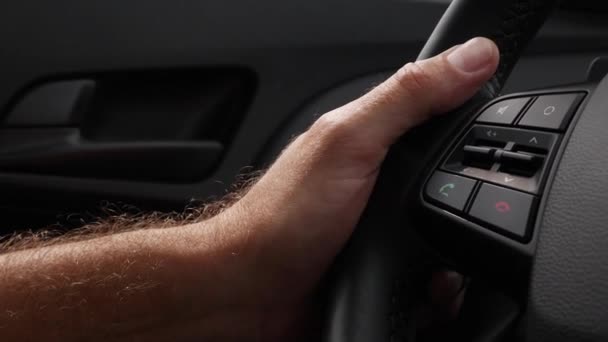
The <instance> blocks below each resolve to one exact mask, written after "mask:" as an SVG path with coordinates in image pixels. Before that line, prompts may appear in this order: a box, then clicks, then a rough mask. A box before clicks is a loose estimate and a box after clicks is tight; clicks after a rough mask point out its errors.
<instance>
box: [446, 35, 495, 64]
mask: <svg viewBox="0 0 608 342" xmlns="http://www.w3.org/2000/svg"><path fill="white" fill-rule="evenodd" d="M493 53H494V46H493V43H492V42H491V41H490V40H488V39H485V38H473V39H471V40H469V41H468V42H466V43H464V44H463V45H461V46H459V47H458V48H456V50H454V51H452V52H450V54H449V55H448V57H447V59H448V62H449V63H450V64H452V65H453V66H454V67H455V68H457V69H459V70H460V71H463V72H466V73H471V72H475V71H479V70H482V69H484V68H485V67H486V66H487V65H488V63H489V61H490V59H491V57H492V54H493Z"/></svg>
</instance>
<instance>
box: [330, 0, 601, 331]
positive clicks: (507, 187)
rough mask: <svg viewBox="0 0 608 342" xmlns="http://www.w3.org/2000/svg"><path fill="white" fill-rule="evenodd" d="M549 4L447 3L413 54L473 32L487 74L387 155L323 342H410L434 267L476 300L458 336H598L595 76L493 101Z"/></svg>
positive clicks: (349, 250)
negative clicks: (454, 275) (491, 66)
mask: <svg viewBox="0 0 608 342" xmlns="http://www.w3.org/2000/svg"><path fill="white" fill-rule="evenodd" d="M555 3H556V1H554V0H494V1H488V0H454V1H453V2H452V4H451V5H450V7H449V8H448V10H447V12H446V13H445V15H444V16H443V18H442V19H441V20H440V22H439V24H438V25H437V27H436V29H435V30H434V32H433V33H432V35H431V37H430V38H429V40H428V41H427V43H426V45H425V46H424V48H423V49H422V52H421V53H420V56H419V58H420V59H424V58H427V57H430V56H432V55H435V54H437V53H439V52H441V51H443V50H444V49H447V48H449V47H451V46H453V45H455V44H459V43H462V42H464V41H466V40H467V39H469V38H472V37H474V36H486V37H489V38H491V39H493V40H494V41H495V42H496V43H497V45H498V46H499V48H500V51H501V60H500V65H499V67H498V71H497V73H496V75H495V76H494V77H493V78H492V80H491V81H490V82H488V84H486V86H485V87H484V88H483V89H482V90H481V91H480V92H479V93H478V94H477V95H476V96H475V97H474V98H473V99H472V100H470V101H469V102H468V103H467V104H465V105H464V106H462V107H461V108H460V109H458V110H457V111H456V113H452V114H450V115H446V116H442V117H441V118H438V119H435V120H433V121H432V122H430V123H428V124H426V125H424V126H422V127H419V128H417V129H415V130H413V131H412V132H410V133H408V134H407V135H405V136H403V137H402V139H401V140H400V141H399V142H398V143H397V144H395V146H393V148H392V149H391V151H390V152H389V154H388V157H387V159H386V161H385V163H384V164H383V167H382V170H381V174H380V177H379V179H378V183H377V185H376V188H375V190H374V192H373V194H372V197H371V199H370V201H369V204H368V207H367V208H366V211H365V213H364V214H363V216H362V218H361V220H360V222H359V224H358V227H357V229H356V231H355V233H354V235H353V236H352V238H351V240H350V241H349V244H348V245H347V247H346V249H345V250H344V252H343V253H342V255H340V257H339V258H338V260H337V261H336V264H335V265H334V267H333V270H332V272H331V274H330V279H329V283H330V290H329V295H328V301H327V317H326V320H325V328H326V329H325V333H324V340H325V341H329V342H346V341H348V342H359V341H362V342H363V341H365V342H369V341H395V342H396V341H416V340H417V339H416V329H415V325H416V322H415V319H416V318H415V317H416V307H417V306H419V305H420V304H421V302H423V301H424V300H425V298H426V295H425V287H426V284H427V283H428V279H429V276H430V274H431V273H432V272H433V271H434V270H436V269H438V268H441V267H446V266H447V267H450V268H453V269H455V270H458V271H459V272H461V273H463V274H466V275H467V276H469V277H471V279H472V282H471V288H470V291H468V292H467V297H469V296H472V297H475V298H472V299H471V301H472V302H474V303H476V304H475V307H474V308H471V307H467V305H468V304H467V302H468V301H469V298H467V300H465V304H464V307H463V313H462V315H463V316H467V315H468V317H469V319H473V321H470V325H469V326H468V329H467V330H466V332H463V333H462V335H459V336H458V337H456V336H455V337H454V338H455V339H457V340H460V339H461V338H462V339H464V338H466V339H467V340H475V341H501V340H503V339H504V338H505V337H510V340H530V341H559V340H577V341H606V340H608V324H606V322H608V309H607V308H608V286H605V285H606V284H607V283H608V230H606V229H605V227H606V222H608V210H606V208H605V206H606V204H607V203H608V180H607V178H606V172H607V171H606V170H608V149H607V148H605V147H606V146H608V134H606V130H608V115H606V113H605V109H606V108H608V79H604V80H603V81H601V82H599V83H598V82H596V83H593V82H592V81H590V82H589V83H586V84H577V85H569V86H564V87H556V88H551V89H541V90H537V91H533V92H526V93H519V94H509V95H506V96H502V97H499V93H500V91H501V88H502V86H503V85H504V84H505V81H506V80H507V78H508V76H509V73H510V71H511V70H512V68H513V67H514V65H515V64H516V63H517V61H518V59H519V56H520V54H521V53H522V51H523V49H524V48H525V46H526V45H527V43H528V42H529V41H530V40H531V39H532V38H533V37H534V35H535V33H536V32H537V31H538V29H539V28H540V27H541V25H542V24H543V23H544V21H545V19H546V18H547V17H548V15H549V14H550V12H551V10H552V9H553V7H554V6H555ZM555 72H559V70H556V71H555ZM471 317H472V318H471ZM459 319H460V318H459ZM463 319H466V318H463Z"/></svg>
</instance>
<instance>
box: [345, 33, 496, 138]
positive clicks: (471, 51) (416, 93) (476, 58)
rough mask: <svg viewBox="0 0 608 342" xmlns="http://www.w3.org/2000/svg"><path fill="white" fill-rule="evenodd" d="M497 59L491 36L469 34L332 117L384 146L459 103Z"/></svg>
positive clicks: (492, 69)
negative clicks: (455, 44)
mask: <svg viewBox="0 0 608 342" xmlns="http://www.w3.org/2000/svg"><path fill="white" fill-rule="evenodd" d="M498 60H499V52H498V48H497V47H496V45H495V44H494V43H493V42H492V41H491V40H489V39H486V38H474V39H472V40H470V41H468V42H467V43H465V44H463V45H459V46H456V47H454V48H452V49H450V50H448V51H445V52H443V53H442V54H439V55H437V56H435V57H432V58H430V59H427V60H422V61H417V62H414V63H408V64H407V65H405V66H404V67H402V68H401V69H400V70H399V71H398V72H397V73H395V74H394V75H393V76H392V77H390V78H389V79H388V80H386V81H385V82H384V83H382V84H380V85H379V86H378V87H376V88H374V89H373V90H372V91H370V92H369V93H368V94H366V95H364V96H363V97H361V98H359V99H357V100H355V101H353V102H351V103H349V104H348V105H346V106H344V107H342V108H340V109H338V110H337V111H336V112H335V113H334V115H337V116H342V117H341V118H336V119H338V120H345V121H349V122H350V123H351V125H352V126H351V125H349V126H351V127H353V128H355V127H356V128H357V130H359V132H360V133H365V134H364V135H365V136H367V138H368V139H370V140H371V141H376V142H380V143H382V144H383V146H385V147H388V146H389V145H391V144H392V143H393V142H395V140H396V139H397V138H399V136H401V135H402V134H403V133H404V132H406V131H407V130H408V129H409V128H411V127H413V126H416V125H418V124H420V123H421V122H423V121H424V120H426V119H428V118H429V117H430V116H432V115H433V114H438V113H444V112H446V111H450V110H452V109H454V108H457V107H458V106H460V105H462V104H463V103H464V102H465V101H466V100H468V99H469V98H470V97H471V96H473V95H474V94H475V93H476V92H477V91H478V90H479V88H480V87H481V86H482V85H483V84H484V83H485V82H486V81H487V80H488V79H490V77H492V75H493V74H494V72H495V71H496V68H497V66H498ZM362 129H363V130H365V132H361V130H362Z"/></svg>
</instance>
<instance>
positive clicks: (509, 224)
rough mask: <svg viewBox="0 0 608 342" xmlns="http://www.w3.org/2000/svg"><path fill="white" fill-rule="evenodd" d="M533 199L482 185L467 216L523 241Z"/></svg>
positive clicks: (532, 197) (503, 189) (521, 194)
mask: <svg viewBox="0 0 608 342" xmlns="http://www.w3.org/2000/svg"><path fill="white" fill-rule="evenodd" d="M534 203H535V198H534V196H532V195H529V194H525V193H522V192H519V191H514V190H510V189H505V188H502V187H499V186H495V185H491V184H482V186H481V188H480V189H479V192H478V193H477V196H476V197H475V200H474V202H473V205H472V206H471V210H470V211H469V215H470V216H471V217H472V218H473V219H475V220H479V221H481V222H483V223H485V224H488V225H490V226H492V227H494V228H496V229H498V230H499V231H500V232H502V233H505V234H506V235H510V236H512V237H514V238H516V239H519V240H524V239H525V238H526V236H527V232H528V226H529V222H530V221H531V220H530V218H531V215H530V214H531V212H532V207H533V205H534Z"/></svg>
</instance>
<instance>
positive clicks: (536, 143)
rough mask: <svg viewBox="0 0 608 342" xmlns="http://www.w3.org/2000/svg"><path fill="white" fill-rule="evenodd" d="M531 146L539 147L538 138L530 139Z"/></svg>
mask: <svg viewBox="0 0 608 342" xmlns="http://www.w3.org/2000/svg"><path fill="white" fill-rule="evenodd" d="M530 144H535V145H538V139H536V137H532V139H530Z"/></svg>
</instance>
